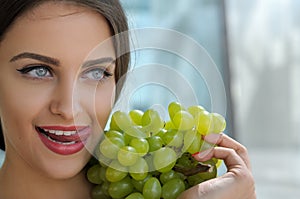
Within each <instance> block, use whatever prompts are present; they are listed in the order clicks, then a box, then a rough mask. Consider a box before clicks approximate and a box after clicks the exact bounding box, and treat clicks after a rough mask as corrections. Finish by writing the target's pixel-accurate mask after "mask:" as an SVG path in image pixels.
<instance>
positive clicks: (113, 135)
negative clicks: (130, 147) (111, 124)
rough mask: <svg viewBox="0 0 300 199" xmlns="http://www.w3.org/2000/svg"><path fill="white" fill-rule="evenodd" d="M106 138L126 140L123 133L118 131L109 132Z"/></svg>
mask: <svg viewBox="0 0 300 199" xmlns="http://www.w3.org/2000/svg"><path fill="white" fill-rule="evenodd" d="M105 136H106V138H112V137H118V138H120V139H122V140H124V135H123V133H121V132H119V131H116V130H109V131H107V132H106V133H105Z"/></svg>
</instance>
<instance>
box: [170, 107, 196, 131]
mask: <svg viewBox="0 0 300 199" xmlns="http://www.w3.org/2000/svg"><path fill="white" fill-rule="evenodd" d="M171 120H172V122H173V124H174V126H175V128H177V129H178V130H180V131H186V130H190V129H192V128H193V127H194V126H195V120H194V117H193V116H192V115H191V114H190V113H189V112H187V111H184V110H181V111H178V112H177V113H175V115H174V117H173V118H171Z"/></svg>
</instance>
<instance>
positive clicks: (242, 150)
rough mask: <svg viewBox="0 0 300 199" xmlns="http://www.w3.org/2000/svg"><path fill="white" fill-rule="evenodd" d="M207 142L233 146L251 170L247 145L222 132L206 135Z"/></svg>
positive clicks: (228, 146)
mask: <svg viewBox="0 0 300 199" xmlns="http://www.w3.org/2000/svg"><path fill="white" fill-rule="evenodd" d="M204 139H205V140H206V141H207V142H210V143H213V144H216V145H217V146H221V147H225V148H231V149H233V150H235V151H236V153H237V154H238V155H239V156H240V157H241V158H242V160H243V161H244V162H245V164H246V166H247V168H248V169H249V170H251V164H250V160H249V156H248V151H247V149H246V147H245V146H243V145H242V144H240V143H239V142H237V141H236V140H234V139H232V138H231V137H229V136H227V135H225V134H223V133H221V134H209V135H207V136H205V137H204Z"/></svg>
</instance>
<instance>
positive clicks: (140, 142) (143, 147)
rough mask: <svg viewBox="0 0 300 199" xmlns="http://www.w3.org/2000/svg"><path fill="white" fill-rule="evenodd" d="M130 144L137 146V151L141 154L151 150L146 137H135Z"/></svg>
mask: <svg viewBox="0 0 300 199" xmlns="http://www.w3.org/2000/svg"><path fill="white" fill-rule="evenodd" d="M129 146H132V147H133V148H135V150H136V152H137V153H138V154H139V155H140V156H144V155H146V154H147V153H148V151H149V143H148V141H147V140H146V139H144V138H134V139H132V140H131V141H130V143H129Z"/></svg>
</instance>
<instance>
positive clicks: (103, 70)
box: [81, 66, 113, 82]
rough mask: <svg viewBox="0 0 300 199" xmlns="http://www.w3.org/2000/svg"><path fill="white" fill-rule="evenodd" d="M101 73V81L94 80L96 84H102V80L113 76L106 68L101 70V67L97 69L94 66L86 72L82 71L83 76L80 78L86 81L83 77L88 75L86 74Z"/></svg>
mask: <svg viewBox="0 0 300 199" xmlns="http://www.w3.org/2000/svg"><path fill="white" fill-rule="evenodd" d="M97 71H98V72H99V71H100V72H101V73H102V78H101V79H99V80H96V81H97V82H102V81H104V80H106V79H107V78H109V77H111V76H113V74H112V73H110V72H109V71H108V70H107V69H106V68H102V67H97V66H95V67H93V68H91V69H88V70H86V71H84V73H83V74H84V75H83V76H82V77H81V78H82V79H83V80H86V79H88V78H87V77H85V76H87V75H88V73H92V72H97Z"/></svg>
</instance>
